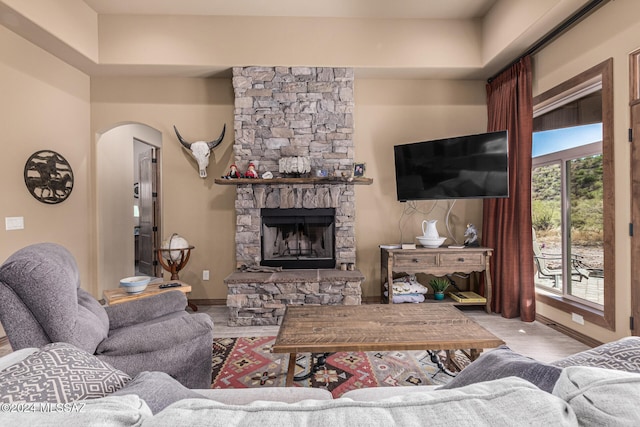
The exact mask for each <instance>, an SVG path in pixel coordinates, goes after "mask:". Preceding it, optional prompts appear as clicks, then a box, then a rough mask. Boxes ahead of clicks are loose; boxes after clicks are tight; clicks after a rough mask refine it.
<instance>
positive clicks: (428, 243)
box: [416, 236, 447, 249]
mask: <svg viewBox="0 0 640 427" xmlns="http://www.w3.org/2000/svg"><path fill="white" fill-rule="evenodd" d="M416 239H418V241H419V242H420V244H421V245H422V246H424V247H425V248H431V249H435V248H439V247H440V245H442V244H443V243H444V241H445V240H447V238H446V237H438V238H437V239H428V238H426V237H424V236H416Z"/></svg>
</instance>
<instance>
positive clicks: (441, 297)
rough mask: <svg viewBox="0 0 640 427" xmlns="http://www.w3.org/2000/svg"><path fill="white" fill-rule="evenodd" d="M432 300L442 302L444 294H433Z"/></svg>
mask: <svg viewBox="0 0 640 427" xmlns="http://www.w3.org/2000/svg"><path fill="white" fill-rule="evenodd" d="M433 299H436V300H443V299H444V292H435V293H434V294H433Z"/></svg>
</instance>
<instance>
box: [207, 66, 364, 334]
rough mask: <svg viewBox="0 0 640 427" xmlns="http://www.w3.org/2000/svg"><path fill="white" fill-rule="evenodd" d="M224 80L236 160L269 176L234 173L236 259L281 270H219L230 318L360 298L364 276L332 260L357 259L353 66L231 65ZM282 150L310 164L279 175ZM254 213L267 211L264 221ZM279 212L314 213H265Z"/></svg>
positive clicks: (272, 318)
mask: <svg viewBox="0 0 640 427" xmlns="http://www.w3.org/2000/svg"><path fill="white" fill-rule="evenodd" d="M233 88H234V92H235V109H234V131H235V143H234V146H233V149H234V155H235V163H236V165H237V166H238V167H239V169H240V170H241V171H245V170H246V169H247V167H248V165H249V163H253V164H254V165H255V166H256V168H257V170H258V174H259V176H260V175H262V174H263V173H264V172H265V171H269V172H271V173H272V174H273V176H274V178H273V179H257V180H249V179H243V180H238V181H236V182H235V183H234V185H236V202H235V208H236V266H237V267H238V268H242V267H246V266H260V265H263V266H279V267H280V266H281V267H284V268H286V269H287V272H286V273H285V272H282V273H242V272H235V273H233V274H232V275H231V276H229V277H228V278H227V279H225V283H226V284H227V286H228V288H229V294H228V298H227V305H228V306H229V308H230V324H232V325H264V324H279V323H280V318H281V315H282V313H283V311H284V307H285V306H286V304H305V303H306V304H309V303H311V304H359V303H360V283H361V282H362V280H363V279H364V277H362V275H361V273H360V272H359V271H357V270H355V271H341V270H340V269H339V267H340V266H342V265H343V264H344V265H347V264H354V263H355V260H356V250H355V197H354V191H353V185H354V183H355V182H354V180H353V179H352V178H351V174H352V170H353V164H354V146H353V69H351V68H325V67H235V68H234V69H233ZM285 157H303V158H305V159H308V160H309V164H310V166H311V171H310V173H309V174H307V175H306V176H303V177H301V178H288V177H285V176H283V175H282V174H280V173H279V169H278V163H279V160H280V159H281V158H285ZM319 172H321V173H319ZM320 176H322V177H320ZM283 178H284V179H283ZM218 181H219V180H216V182H218ZM222 181H225V180H222ZM227 181H228V180H227ZM219 183H224V182H219ZM226 184H229V183H228V182H227V183H226ZM278 211H281V212H278ZM329 212H330V213H331V214H330V215H327V214H328V213H329ZM263 213H267V214H269V215H270V219H269V220H267V225H265V223H264V218H263ZM288 213H293V214H294V215H293V216H294V217H296V216H297V217H313V218H316V219H314V220H312V221H315V222H311V223H308V222H307V223H305V222H304V220H303V221H302V223H298V224H297V225H296V224H289V225H283V224H282V223H281V221H282V220H280V219H274V217H275V218H278V217H283V216H287V214H288ZM328 216H331V217H332V220H331V221H329V220H328V219H326V218H327V217H328ZM319 217H323V218H324V219H317V218H319ZM283 233H284V234H285V235H283ZM265 238H266V239H268V240H269V241H268V243H267V245H268V248H266V247H265V246H263V244H264V240H265ZM296 239H297V240H296ZM288 245H289V246H288ZM274 249H275V250H274ZM274 254H275V255H274ZM300 261H303V262H300ZM295 268H301V269H303V270H300V271H298V272H297V273H296V271H295V270H292V269H295ZM310 268H313V269H322V270H321V271H315V270H314V271H311V272H310V271H308V269H310Z"/></svg>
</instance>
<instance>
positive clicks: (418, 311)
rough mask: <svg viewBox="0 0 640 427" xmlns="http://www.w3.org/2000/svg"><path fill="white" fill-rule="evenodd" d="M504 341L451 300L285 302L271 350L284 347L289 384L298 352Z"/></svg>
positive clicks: (466, 346)
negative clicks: (440, 303)
mask: <svg viewBox="0 0 640 427" xmlns="http://www.w3.org/2000/svg"><path fill="white" fill-rule="evenodd" d="M502 344H504V341H502V340H501V339H500V338H498V337H496V336H495V335H493V334H492V333H490V332H489V331H487V330H486V329H484V328H483V327H481V326H480V325H478V324H477V323H476V322H474V321H473V320H471V319H469V318H468V317H466V316H465V315H464V314H462V312H460V310H458V309H457V308H455V307H453V306H451V305H437V304H428V305H427V304H381V305H352V306H344V305H333V306H329V305H322V306H309V305H306V306H288V307H287V310H286V312H285V315H284V319H283V321H282V325H281V326H280V330H279V331H278V336H277V337H276V341H275V343H274V345H273V348H272V350H271V351H272V352H273V353H289V367H288V370H287V382H286V385H287V386H292V385H293V376H294V370H295V365H296V357H297V354H298V353H334V352H339V351H391V350H446V351H447V354H448V356H449V362H452V355H453V352H454V351H455V350H469V353H468V354H469V357H470V359H471V360H475V359H476V358H477V357H478V356H479V355H480V352H481V351H482V349H484V348H493V347H498V346H500V345H502Z"/></svg>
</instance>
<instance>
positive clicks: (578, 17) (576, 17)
mask: <svg viewBox="0 0 640 427" xmlns="http://www.w3.org/2000/svg"><path fill="white" fill-rule="evenodd" d="M608 2H609V0H591V1H590V2H589V3H587V4H586V5H584V6H583V7H582V8H581V9H580V10H579V11H577V12H576V13H574V14H573V15H571V16H570V17H569V18H567V19H566V20H564V21H563V22H562V23H561V24H560V25H558V26H557V27H556V28H554V29H553V30H551V31H550V32H549V33H547V34H546V35H545V36H544V37H542V38H541V39H539V40H538V41H537V42H535V43H534V44H533V45H532V46H531V47H530V48H529V49H527V51H526V52H525V53H523V54H522V55H520V56H519V57H517V58H516V59H514V60H513V61H511V63H509V65H507V66H506V67H504V68H502V69H501V70H500V71H498V72H497V73H496V74H494V75H493V76H491V77H489V79H487V82H488V83H491V82H492V81H493V79H495V78H496V77H498V76H499V75H500V74H502V73H503V72H504V71H505V70H507V69H509V68H510V67H511V66H512V65H513V64H516V63H517V62H518V61H520V60H521V59H522V58H524V57H525V56H528V55H533V54H534V53H536V52H537V51H538V50H540V49H542V48H543V47H544V46H545V45H547V44H548V43H550V42H551V41H553V40H554V39H555V38H556V37H558V36H559V35H561V34H562V33H564V32H565V31H567V30H569V29H570V28H571V27H573V26H574V25H575V24H577V23H578V22H580V21H582V20H583V19H584V18H586V17H587V16H588V15H589V14H591V13H592V12H594V11H595V10H596V9H597V8H599V7H600V6H603V5H604V4H605V3H608Z"/></svg>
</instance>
